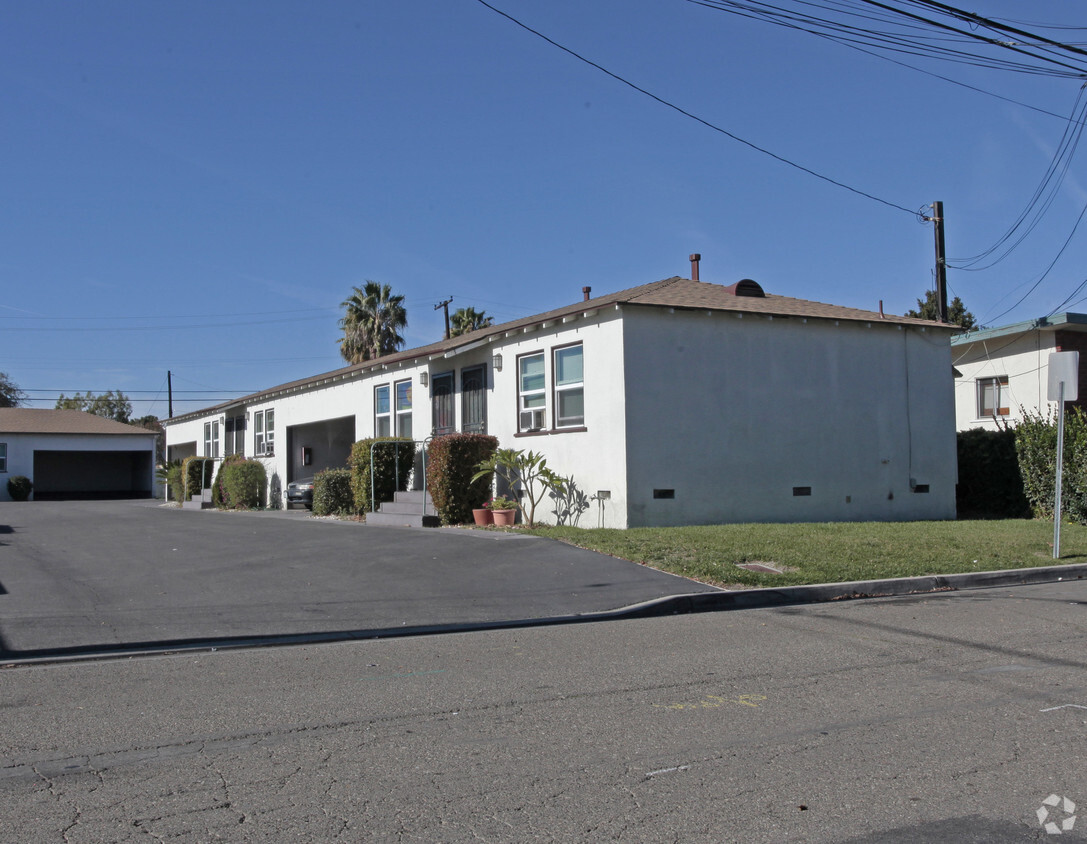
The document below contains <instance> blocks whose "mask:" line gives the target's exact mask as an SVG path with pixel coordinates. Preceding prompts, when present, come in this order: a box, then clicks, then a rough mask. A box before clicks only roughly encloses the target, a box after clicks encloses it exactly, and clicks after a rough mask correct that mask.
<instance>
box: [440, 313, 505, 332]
mask: <svg viewBox="0 0 1087 844" xmlns="http://www.w3.org/2000/svg"><path fill="white" fill-rule="evenodd" d="M449 321H450V323H451V324H452V328H450V330H449V334H450V336H452V337H459V336H460V335H461V334H467V333H468V332H469V331H476V330H478V329H480V328H486V327H487V326H488V325H494V317H489V316H487V313H486V311H477V310H476V309H475V308H457V309H456V310H455V311H454V312H453V316H452V318H451V319H450V320H449Z"/></svg>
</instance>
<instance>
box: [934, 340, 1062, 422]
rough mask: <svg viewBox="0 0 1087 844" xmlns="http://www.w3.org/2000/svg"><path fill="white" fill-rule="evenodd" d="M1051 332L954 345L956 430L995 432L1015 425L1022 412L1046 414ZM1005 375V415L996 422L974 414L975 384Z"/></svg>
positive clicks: (975, 407) (1051, 349)
mask: <svg viewBox="0 0 1087 844" xmlns="http://www.w3.org/2000/svg"><path fill="white" fill-rule="evenodd" d="M1054 350H1055V349H1054V335H1053V333H1052V332H1040V331H1031V332H1029V333H1026V334H1023V335H1020V336H1018V337H995V338H993V339H991V340H984V341H982V340H979V341H976V342H973V343H967V344H963V345H956V346H955V347H954V348H953V349H952V363H953V364H954V367H955V369H957V370H958V371H959V372H960V373H962V374H961V376H960V377H958V378H956V379H955V425H956V428H957V429H958V430H960V431H966V430H969V429H971V428H985V429H988V430H991V431H992V430H997V429H998V428H999V427H1000V426H1002V425H1003V424H1004V423H1007V424H1010V425H1016V424H1018V423H1019V422H1020V421H1022V419H1023V412H1024V410H1026V411H1028V412H1039V411H1040V412H1041V413H1042V414H1043V415H1047V414H1048V413H1049V412H1050V408H1051V406H1052V405H1051V404H1050V403H1049V402H1048V401H1047V399H1046V393H1047V388H1048V378H1049V355H1050V353H1052V352H1053V351H1054ZM1001 375H1007V376H1008V405H1007V407H1008V411H1009V412H1008V415H1007V416H1002V417H1000V421H999V422H998V421H996V420H994V419H993V418H992V417H991V416H990V417H980V416H979V415H978V397H977V382H978V380H979V379H983V378H994V377H999V376H1001Z"/></svg>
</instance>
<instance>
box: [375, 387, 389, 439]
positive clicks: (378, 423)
mask: <svg viewBox="0 0 1087 844" xmlns="http://www.w3.org/2000/svg"><path fill="white" fill-rule="evenodd" d="M391 435H392V413H391V411H390V406H389V385H388V384H382V385H380V386H378V387H374V436H375V437H388V436H391Z"/></svg>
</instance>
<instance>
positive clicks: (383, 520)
mask: <svg viewBox="0 0 1087 844" xmlns="http://www.w3.org/2000/svg"><path fill="white" fill-rule="evenodd" d="M366 524H368V525H370V526H371V527H438V526H439V525H440V524H441V521H440V520H439V519H438V517H437V516H435V515H434V513H433V511H431V512H430V513H429V514H427V515H426V516H424V515H422V514H421V513H386V512H384V511H381V510H379V511H378V512H376V513H367V514H366Z"/></svg>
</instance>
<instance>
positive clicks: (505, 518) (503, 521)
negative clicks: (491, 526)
mask: <svg viewBox="0 0 1087 844" xmlns="http://www.w3.org/2000/svg"><path fill="white" fill-rule="evenodd" d="M491 515H492V516H493V517H494V523H495V525H498V526H500V527H509V526H510V525H512V524H513V522H514V519H515V518H516V517H517V511H516V510H491Z"/></svg>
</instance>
